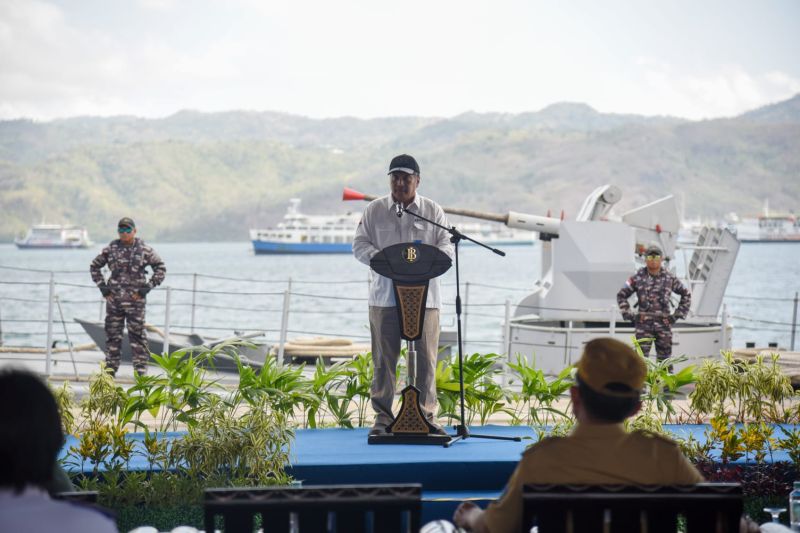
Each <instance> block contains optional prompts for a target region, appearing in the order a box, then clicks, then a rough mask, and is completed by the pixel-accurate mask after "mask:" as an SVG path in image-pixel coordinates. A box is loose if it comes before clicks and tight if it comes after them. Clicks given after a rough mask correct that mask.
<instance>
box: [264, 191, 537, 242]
mask: <svg viewBox="0 0 800 533" xmlns="http://www.w3.org/2000/svg"><path fill="white" fill-rule="evenodd" d="M360 220H361V213H353V212H348V213H345V214H343V215H305V214H303V213H301V212H300V199H299V198H292V199H291V200H289V208H288V210H287V212H286V214H285V215H284V217H283V221H282V222H280V223H278V225H277V226H276V227H274V228H268V229H251V230H250V240H251V241H252V243H253V251H254V252H255V253H256V254H349V253H352V251H353V236H354V234H355V231H356V227H357V226H358V223H359V221H360ZM457 227H458V229H459V230H460V231H461V232H462V233H464V234H465V235H467V236H468V237H471V238H473V239H475V240H477V241H480V242H483V243H485V244H490V245H496V246H503V245H504V246H508V245H532V244H533V243H534V234H533V233H531V232H530V231H524V230H515V229H512V228H508V227H505V226H503V225H500V224H490V223H474V222H473V223H466V224H461V225H457ZM464 242H465V243H469V241H464Z"/></svg>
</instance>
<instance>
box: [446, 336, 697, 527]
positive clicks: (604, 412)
mask: <svg viewBox="0 0 800 533" xmlns="http://www.w3.org/2000/svg"><path fill="white" fill-rule="evenodd" d="M646 375H647V366H646V365H645V362H644V359H643V358H642V357H641V356H640V355H639V354H637V353H636V352H635V351H634V350H633V349H632V348H631V347H630V346H628V345H626V344H624V343H622V342H620V341H617V340H614V339H610V338H602V339H594V340H592V341H589V342H588V343H586V347H585V348H584V351H583V355H582V356H581V359H580V361H578V364H577V374H576V384H575V385H574V386H573V387H572V388H571V389H570V396H571V398H572V409H573V412H574V414H575V420H576V424H575V428H574V429H573V431H572V434H571V435H569V436H567V437H549V438H546V439H543V440H541V441H540V442H538V443H536V444H534V445H532V446H531V447H530V448H528V449H527V450H526V451H525V453H524V454H523V456H522V460H521V461H520V463H519V464H518V465H517V468H516V469H515V470H514V473H513V474H512V475H511V479H509V481H508V483H507V485H506V488H505V491H504V493H503V495H502V496H501V497H500V499H499V500H498V501H497V502H494V503H492V504H490V505H489V507H488V508H487V509H486V510H485V511H484V510H481V509H480V507H478V506H477V505H475V504H474V503H471V502H463V503H461V505H459V507H458V508H457V509H456V512H455V514H454V515H453V521H454V522H455V524H456V525H457V526H459V527H462V528H465V529H467V530H468V531H475V532H480V533H482V532H491V533H504V532H514V533H516V532H517V531H519V530H520V527H521V524H520V521H521V520H522V487H523V485H526V484H529V483H554V484H587V485H603V484H623V485H642V484H644V485H688V484H694V483H699V482H702V481H703V476H701V475H700V473H699V472H698V471H697V469H695V467H694V466H693V465H692V464H691V463H690V462H689V460H688V459H686V457H684V456H683V454H682V453H681V451H680V448H678V445H677V444H676V443H675V442H673V441H671V440H670V439H668V438H666V437H663V436H661V435H656V434H652V433H647V432H642V431H634V432H630V433H629V432H627V431H625V428H624V427H623V424H622V423H623V421H624V420H625V419H626V418H629V417H631V416H633V415H635V414H636V413H637V412H638V411H639V409H640V408H641V401H640V399H639V397H640V395H641V393H642V388H643V387H644V382H645V377H646Z"/></svg>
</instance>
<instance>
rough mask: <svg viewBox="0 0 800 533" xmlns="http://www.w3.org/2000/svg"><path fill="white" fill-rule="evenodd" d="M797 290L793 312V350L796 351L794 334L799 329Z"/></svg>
mask: <svg viewBox="0 0 800 533" xmlns="http://www.w3.org/2000/svg"><path fill="white" fill-rule="evenodd" d="M797 296H798V294H797V291H795V293H794V312H793V313H792V343H791V350H792V351H794V336H795V332H796V331H797Z"/></svg>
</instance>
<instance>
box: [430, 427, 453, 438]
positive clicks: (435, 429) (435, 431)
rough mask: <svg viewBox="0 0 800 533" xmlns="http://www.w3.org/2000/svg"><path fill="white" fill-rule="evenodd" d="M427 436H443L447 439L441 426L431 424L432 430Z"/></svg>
mask: <svg viewBox="0 0 800 533" xmlns="http://www.w3.org/2000/svg"><path fill="white" fill-rule="evenodd" d="M429 435H444V436H445V437H449V436H450V435H448V433H447V431H445V430H444V428H443V427H442V426H440V425H439V424H433V429H432V430H431V432H430V433H429Z"/></svg>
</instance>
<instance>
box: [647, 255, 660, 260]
mask: <svg viewBox="0 0 800 533" xmlns="http://www.w3.org/2000/svg"><path fill="white" fill-rule="evenodd" d="M645 259H647V260H648V261H654V260H656V259H661V256H660V255H647V256H645Z"/></svg>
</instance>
